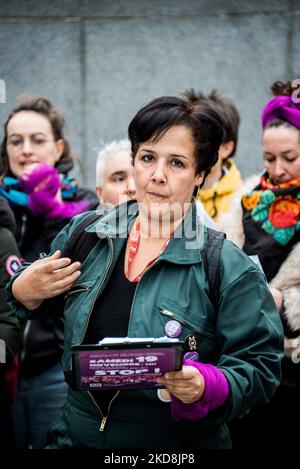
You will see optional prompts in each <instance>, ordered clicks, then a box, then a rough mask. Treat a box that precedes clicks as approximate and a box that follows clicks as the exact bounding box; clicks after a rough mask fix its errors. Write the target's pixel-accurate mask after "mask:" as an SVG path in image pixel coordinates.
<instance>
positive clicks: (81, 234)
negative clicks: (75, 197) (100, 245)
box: [63, 212, 102, 263]
mask: <svg viewBox="0 0 300 469" xmlns="http://www.w3.org/2000/svg"><path fill="white" fill-rule="evenodd" d="M101 216H102V215H99V214H97V213H95V212H92V213H91V214H90V215H89V216H87V217H86V218H84V219H83V220H82V222H81V223H80V224H79V225H78V226H77V228H76V230H75V231H74V232H73V233H72V235H71V237H70V239H69V241H68V243H67V245H66V248H65V251H64V253H63V255H64V257H70V258H71V259H72V262H74V261H79V262H81V263H82V262H83V261H84V260H85V259H86V257H87V255H88V254H89V253H90V251H91V250H92V249H93V247H94V246H95V245H96V243H97V241H98V240H99V238H98V236H97V233H87V232H86V231H85V228H87V227H88V226H89V225H91V224H92V223H94V222H95V221H97V220H98V219H99V218H100V217H101Z"/></svg>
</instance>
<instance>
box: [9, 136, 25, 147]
mask: <svg viewBox="0 0 300 469" xmlns="http://www.w3.org/2000/svg"><path fill="white" fill-rule="evenodd" d="M9 143H10V144H11V145H13V146H15V147H17V146H18V145H21V144H22V143H23V139H22V138H11V139H10V140H9Z"/></svg>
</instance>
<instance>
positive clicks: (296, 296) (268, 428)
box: [220, 82, 300, 447]
mask: <svg viewBox="0 0 300 469" xmlns="http://www.w3.org/2000/svg"><path fill="white" fill-rule="evenodd" d="M272 91H273V94H274V97H273V98H272V99H271V100H269V101H268V102H267V104H266V105H265V107H264V109H263V112H262V128H263V154H264V166H265V172H264V173H263V175H262V176H253V177H251V178H250V179H249V180H248V181H246V183H245V184H244V186H243V187H242V188H241V190H240V191H239V192H238V193H237V194H236V197H235V201H234V203H233V209H232V211H231V213H230V214H229V215H226V216H224V217H223V219H222V220H221V223H220V225H221V229H223V230H224V231H226V233H227V237H228V238H230V239H232V240H233V241H235V242H236V243H237V244H238V245H239V246H240V247H242V249H243V250H244V251H245V252H246V253H247V254H248V255H249V256H253V259H254V260H255V261H257V262H259V263H260V265H261V266H262V268H263V270H264V273H265V275H266V277H267V280H268V282H269V286H270V289H271V292H272V294H273V297H274V300H275V303H276V306H277V309H278V314H280V317H281V320H282V323H283V326H284V332H285V350H284V351H285V357H284V360H283V362H282V383H281V385H280V387H279V389H278V391H277V392H276V394H275V396H274V398H273V399H272V400H271V402H270V404H268V405H266V406H263V407H261V408H256V409H254V410H253V411H251V412H250V413H249V414H248V415H246V416H243V418H241V419H239V420H238V422H235V423H234V424H233V444H234V442H236V446H239V445H240V446H243V447H246V446H249V445H251V446H252V445H255V446H263V447H265V446H266V444H267V441H269V442H271V443H272V445H274V444H276V443H277V444H278V445H279V444H281V445H283V446H284V445H289V446H291V445H292V444H293V443H296V442H297V441H299V436H298V432H294V431H293V430H292V424H291V421H292V420H294V421H296V423H298V422H299V418H300V405H299V400H300V269H299V265H300V103H299V99H297V90H295V89H294V88H293V87H292V83H291V82H287V83H282V82H276V83H274V85H273V86H272Z"/></svg>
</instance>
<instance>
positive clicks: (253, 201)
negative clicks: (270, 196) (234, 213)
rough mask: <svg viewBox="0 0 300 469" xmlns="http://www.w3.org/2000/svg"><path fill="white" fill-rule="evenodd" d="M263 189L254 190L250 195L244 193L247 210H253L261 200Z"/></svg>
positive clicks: (243, 199) (243, 201)
mask: <svg viewBox="0 0 300 469" xmlns="http://www.w3.org/2000/svg"><path fill="white" fill-rule="evenodd" d="M261 192H262V191H253V192H252V193H251V194H250V195H247V194H244V195H243V196H242V203H243V205H244V207H245V209H246V210H253V209H254V208H255V207H256V205H257V204H258V202H259V201H260V195H261Z"/></svg>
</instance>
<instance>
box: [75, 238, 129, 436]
mask: <svg viewBox="0 0 300 469" xmlns="http://www.w3.org/2000/svg"><path fill="white" fill-rule="evenodd" d="M107 240H108V244H109V246H110V248H111V256H110V261H109V262H108V264H107V267H106V270H105V273H104V275H103V280H102V282H101V284H100V285H99V288H98V290H97V294H96V295H95V299H94V301H93V303H92V306H91V309H90V311H89V316H88V320H87V323H86V327H85V330H84V333H83V335H82V336H81V339H80V344H82V341H83V339H84V336H85V333H86V331H87V328H88V325H89V322H90V317H91V314H92V311H93V309H94V304H95V302H96V300H97V298H98V295H99V293H100V292H101V288H102V285H103V283H104V281H105V278H106V275H107V272H108V271H109V269H110V267H111V264H112V260H113V253H114V246H113V243H112V242H111V239H110V238H109V237H107ZM119 392H120V391H117V392H116V394H115V395H114V397H113V398H112V400H111V401H110V402H109V405H108V408H107V414H106V415H103V413H102V411H101V409H100V407H99V406H98V404H97V402H96V401H95V399H94V398H93V396H92V394H91V393H90V392H89V391H88V394H89V395H90V397H91V398H92V400H93V402H94V404H95V406H96V407H97V409H98V410H99V412H100V414H101V417H102V420H101V423H100V427H99V431H100V432H103V431H104V428H105V425H106V422H107V419H108V415H109V411H110V407H111V405H112V403H113V401H114V400H115V399H116V397H117V396H118V394H119Z"/></svg>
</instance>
